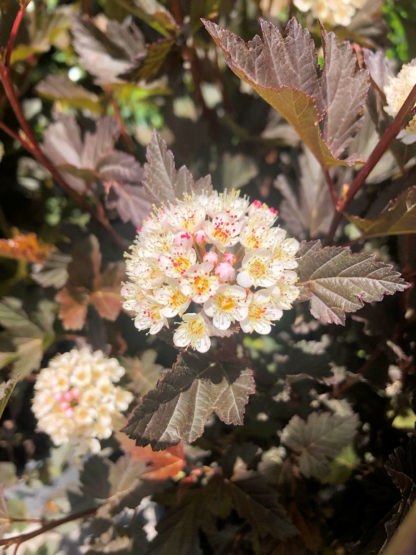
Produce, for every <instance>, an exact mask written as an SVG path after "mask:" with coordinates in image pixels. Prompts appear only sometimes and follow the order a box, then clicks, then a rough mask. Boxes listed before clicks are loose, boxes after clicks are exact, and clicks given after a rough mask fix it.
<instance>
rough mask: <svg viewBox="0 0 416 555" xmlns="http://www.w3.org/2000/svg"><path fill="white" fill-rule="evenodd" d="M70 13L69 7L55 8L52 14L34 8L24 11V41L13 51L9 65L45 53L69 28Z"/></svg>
mask: <svg viewBox="0 0 416 555" xmlns="http://www.w3.org/2000/svg"><path fill="white" fill-rule="evenodd" d="M70 12H71V8H70V7H69V6H60V7H57V8H55V9H54V10H53V11H52V12H47V11H46V10H44V9H36V8H35V10H33V11H31V12H28V11H26V12H25V15H24V18H23V22H24V26H25V27H26V29H27V35H26V37H25V38H26V41H25V43H20V44H18V45H17V46H16V47H15V48H14V49H13V51H12V55H11V63H12V64H14V63H16V62H19V61H22V60H26V58H28V57H29V56H30V55H31V54H41V53H43V52H47V51H48V50H49V49H50V48H51V47H52V46H53V44H54V43H55V41H56V39H58V38H59V35H61V33H63V32H64V31H66V30H67V29H69V28H70V27H71V17H70Z"/></svg>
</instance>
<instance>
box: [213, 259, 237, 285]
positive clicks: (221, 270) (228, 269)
mask: <svg viewBox="0 0 416 555" xmlns="http://www.w3.org/2000/svg"><path fill="white" fill-rule="evenodd" d="M215 275H216V276H217V277H218V279H219V280H220V281H230V280H231V279H233V278H234V276H235V269H234V268H233V266H231V264H228V262H221V264H218V266H217V267H216V268H215Z"/></svg>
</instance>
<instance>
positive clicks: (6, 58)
mask: <svg viewBox="0 0 416 555" xmlns="http://www.w3.org/2000/svg"><path fill="white" fill-rule="evenodd" d="M25 9H26V4H25V5H23V6H21V8H20V10H19V11H18V12H17V14H16V19H15V20H14V23H13V27H12V30H11V31H10V36H9V40H8V42H7V48H6V54H5V55H4V65H5V66H6V67H7V68H8V67H10V57H11V55H12V50H13V48H14V43H15V42H16V37H17V33H18V32H19V27H20V24H21V22H22V18H23V16H24V13H25Z"/></svg>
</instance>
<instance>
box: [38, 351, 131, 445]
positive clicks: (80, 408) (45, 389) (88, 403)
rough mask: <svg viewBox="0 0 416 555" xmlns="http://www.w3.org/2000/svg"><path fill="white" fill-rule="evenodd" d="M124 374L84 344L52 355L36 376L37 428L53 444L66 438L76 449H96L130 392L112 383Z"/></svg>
mask: <svg viewBox="0 0 416 555" xmlns="http://www.w3.org/2000/svg"><path fill="white" fill-rule="evenodd" d="M123 375H124V368H123V367H122V366H120V364H119V363H118V361H117V360H116V359H115V358H107V357H106V356H105V355H104V353H103V352H102V351H95V352H91V350H90V349H89V348H87V347H85V348H82V349H76V348H75V349H72V350H71V351H69V352H67V353H64V354H61V355H57V356H56V357H54V358H53V359H52V360H51V361H50V362H49V366H48V367H47V368H43V369H42V370H41V371H40V373H39V376H38V378H37V380H36V384H35V395H34V399H33V404H32V409H33V412H34V414H35V416H36V418H37V420H38V428H39V430H41V431H43V432H46V433H47V434H49V435H50V436H51V439H52V441H53V442H54V443H55V444H56V445H62V444H63V443H66V442H68V441H71V442H72V443H74V444H76V445H77V447H78V451H79V452H86V451H92V452H97V451H99V450H100V443H99V441H98V440H99V439H104V438H108V437H110V436H111V434H112V432H113V425H114V423H115V421H116V420H118V419H119V418H120V417H121V413H120V411H124V410H126V409H127V407H128V406H129V404H130V403H131V401H132V400H133V395H132V394H131V393H130V392H129V391H126V390H124V389H122V388H121V387H118V386H116V385H114V383H116V382H118V381H119V380H120V378H121V377H122V376H123Z"/></svg>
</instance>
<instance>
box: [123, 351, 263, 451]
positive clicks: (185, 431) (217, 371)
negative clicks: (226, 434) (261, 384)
mask: <svg viewBox="0 0 416 555" xmlns="http://www.w3.org/2000/svg"><path fill="white" fill-rule="evenodd" d="M253 392H254V379H253V375H252V371H251V370H249V369H248V368H245V367H244V364H243V363H242V362H240V361H239V360H231V359H229V360H221V361H215V360H212V358H210V357H208V356H207V355H205V356H197V355H195V354H193V353H186V352H185V353H182V354H181V355H180V357H179V359H178V361H177V363H176V364H175V366H174V367H173V368H172V370H171V371H169V372H167V373H166V374H165V375H164V376H163V378H162V379H161V380H160V381H159V382H158V384H157V386H156V388H155V389H154V390H153V391H150V392H149V393H147V394H146V395H145V396H144V397H143V398H142V400H141V402H140V403H139V405H138V406H137V407H136V408H135V410H134V411H133V414H132V415H131V417H130V419H129V422H128V423H127V425H126V426H125V427H124V428H123V430H122V431H123V432H125V433H126V434H127V435H128V436H129V437H131V438H132V439H135V440H136V443H137V445H142V446H145V445H148V444H150V445H151V446H152V447H153V449H156V450H159V449H165V448H166V447H169V446H171V445H174V444H176V443H179V441H181V440H183V441H186V442H188V443H191V442H192V441H194V440H195V439H197V438H198V437H199V436H200V435H202V433H203V430H204V425H205V423H206V421H207V420H208V418H209V417H210V416H211V414H212V413H215V414H216V415H217V416H218V417H219V418H220V419H221V420H222V421H223V422H225V423H226V424H234V425H242V424H243V417H244V410H245V406H246V404H247V401H248V397H249V395H250V394H252V393H253Z"/></svg>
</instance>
